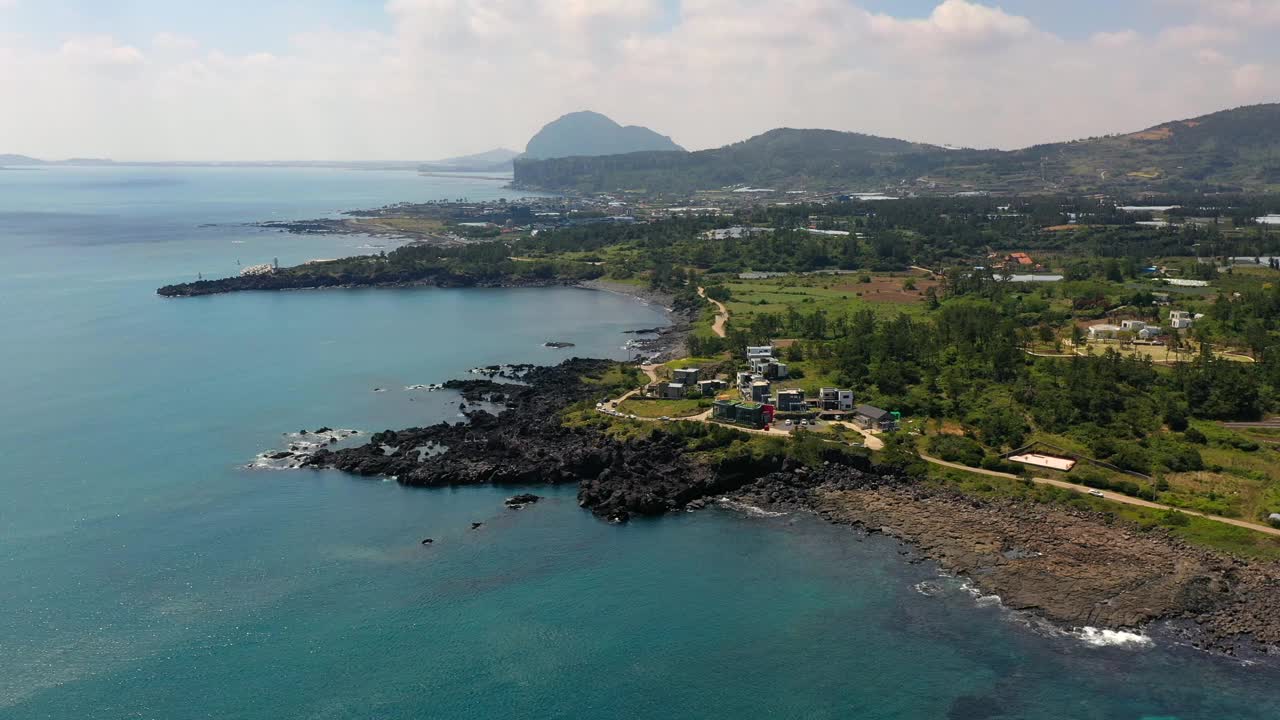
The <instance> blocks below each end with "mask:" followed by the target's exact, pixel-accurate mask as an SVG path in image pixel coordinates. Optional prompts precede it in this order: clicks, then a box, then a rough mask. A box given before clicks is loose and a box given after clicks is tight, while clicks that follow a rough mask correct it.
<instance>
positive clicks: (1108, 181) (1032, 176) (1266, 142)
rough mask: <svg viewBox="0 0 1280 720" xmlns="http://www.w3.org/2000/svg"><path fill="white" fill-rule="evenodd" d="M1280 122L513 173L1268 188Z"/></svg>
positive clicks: (531, 167)
mask: <svg viewBox="0 0 1280 720" xmlns="http://www.w3.org/2000/svg"><path fill="white" fill-rule="evenodd" d="M1278 128H1280V105H1257V106H1252V107H1244V108H1238V109H1235V110H1227V111H1223V112H1218V113H1214V114H1212V115H1206V116H1204V117H1200V118H1196V119H1194V120H1185V121H1180V122H1170V123H1165V124H1164V125H1159V126H1157V127H1154V128H1150V129H1148V130H1145V131H1142V132H1137V133H1132V134H1128V135H1117V136H1108V137H1101V138H1091V139H1088V140H1080V141H1072V142H1063V143H1055V144H1049V145H1038V146H1035V147H1030V148H1026V149H1023V150H1015V151H1010V152H1006V151H1000V150H952V149H946V148H941V147H937V146H932V145H922V144H917V143H909V142H905V141H902V140H893V139H889V138H880V137H874V136H870V135H861V134H858V133H843V132H835V131H831V130H791V129H779V130H771V131H769V132H767V133H765V134H763V135H759V136H757V137H754V138H751V139H749V140H746V141H744V142H740V143H736V144H734V145H729V146H726V147H723V148H719V149H715V150H704V151H700V152H693V153H681V152H634V153H631V154H629V155H608V156H604V157H596V158H583V157H573V158H562V159H554V160H541V161H518V162H517V163H516V174H515V179H516V183H517V184H518V185H521V186H525V187H540V188H554V189H558V190H580V191H610V192H614V191H623V190H643V191H646V192H650V193H653V192H674V193H685V192H690V191H694V190H707V189H713V188H720V187H725V186H732V185H752V186H756V187H783V188H790V187H807V188H814V187H823V188H833V189H843V188H848V187H855V186H860V185H861V186H885V185H899V184H900V183H912V182H915V181H917V179H919V178H924V179H925V181H926V182H928V183H930V187H931V189H933V190H937V189H938V185H939V184H942V185H943V186H944V187H953V188H958V189H972V188H975V187H978V188H983V189H987V190H991V191H1000V192H1025V191H1036V192H1063V191H1067V192H1094V191H1108V192H1136V191H1145V190H1160V191H1164V192H1179V191H1187V190H1215V191H1223V190H1248V191H1266V190H1268V189H1272V190H1274V189H1275V188H1276V187H1277V186H1280V159H1278V158H1280V129H1278ZM531 147H532V146H531ZM578 154H587V153H578Z"/></svg>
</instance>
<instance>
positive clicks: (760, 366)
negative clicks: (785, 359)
mask: <svg viewBox="0 0 1280 720" xmlns="http://www.w3.org/2000/svg"><path fill="white" fill-rule="evenodd" d="M749 362H750V363H751V372H753V373H755V374H756V375H762V376H764V377H766V378H769V379H770V380H780V379H782V378H785V377H787V375H788V374H789V373H790V371H789V370H788V369H787V364H786V363H780V362H778V361H777V360H774V359H773V358H771V357H767V358H752V359H751V360H750V361H749Z"/></svg>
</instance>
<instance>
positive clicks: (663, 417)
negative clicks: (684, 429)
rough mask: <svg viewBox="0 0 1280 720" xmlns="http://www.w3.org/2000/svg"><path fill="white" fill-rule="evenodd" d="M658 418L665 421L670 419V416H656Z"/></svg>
mask: <svg viewBox="0 0 1280 720" xmlns="http://www.w3.org/2000/svg"><path fill="white" fill-rule="evenodd" d="M658 419H659V420H667V421H669V420H671V418H670V417H667V416H666V415H663V416H662V417H660V418H658Z"/></svg>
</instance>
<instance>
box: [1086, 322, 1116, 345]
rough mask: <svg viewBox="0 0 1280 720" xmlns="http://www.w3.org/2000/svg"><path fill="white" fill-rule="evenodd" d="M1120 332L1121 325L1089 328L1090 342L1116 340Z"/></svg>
mask: <svg viewBox="0 0 1280 720" xmlns="http://www.w3.org/2000/svg"><path fill="white" fill-rule="evenodd" d="M1119 332H1120V326H1119V325H1107V324H1103V325H1092V326H1090V327H1089V340H1090V341H1094V340H1114V339H1116V335H1117V334H1119Z"/></svg>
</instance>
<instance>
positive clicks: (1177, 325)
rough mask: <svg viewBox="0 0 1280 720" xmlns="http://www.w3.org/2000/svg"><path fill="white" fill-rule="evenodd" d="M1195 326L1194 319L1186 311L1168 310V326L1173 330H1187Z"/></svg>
mask: <svg viewBox="0 0 1280 720" xmlns="http://www.w3.org/2000/svg"><path fill="white" fill-rule="evenodd" d="M1194 324H1195V319H1194V318H1192V317H1191V313H1189V312H1187V311H1186V310H1170V311H1169V326H1170V327H1172V328H1173V329H1174V330H1187V329H1189V328H1190V327H1191V326H1192V325H1194Z"/></svg>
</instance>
